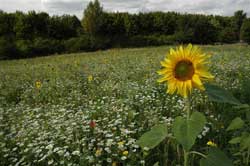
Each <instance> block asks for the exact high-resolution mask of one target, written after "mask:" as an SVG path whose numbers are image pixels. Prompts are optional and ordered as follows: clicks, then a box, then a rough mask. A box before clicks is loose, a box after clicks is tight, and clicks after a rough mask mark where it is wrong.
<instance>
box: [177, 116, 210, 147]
mask: <svg viewBox="0 0 250 166" xmlns="http://www.w3.org/2000/svg"><path fill="white" fill-rule="evenodd" d="M205 123H206V118H205V116H204V115H203V114H202V113H199V112H194V113H193V114H192V115H191V117H190V119H189V120H187V119H186V118H183V117H181V116H179V117H177V118H176V119H175V121H174V123H173V133H174V136H175V137H176V139H177V141H178V142H179V143H180V144H181V145H182V146H183V148H184V149H185V150H190V149H191V148H192V146H193V145H194V143H195V139H196V137H197V136H198V134H199V133H200V132H201V131H202V129H203V127H204V126H205Z"/></svg>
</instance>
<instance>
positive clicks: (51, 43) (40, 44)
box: [31, 38, 64, 56]
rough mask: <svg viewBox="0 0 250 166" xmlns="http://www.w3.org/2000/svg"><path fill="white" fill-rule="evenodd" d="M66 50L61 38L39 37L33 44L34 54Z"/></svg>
mask: <svg viewBox="0 0 250 166" xmlns="http://www.w3.org/2000/svg"><path fill="white" fill-rule="evenodd" d="M62 52H64V45H63V44H62V42H61V41H59V40H53V39H43V38H37V39H35V40H34V43H33V45H32V52H31V54H32V55H35V56H37V55H49V54H55V53H62Z"/></svg>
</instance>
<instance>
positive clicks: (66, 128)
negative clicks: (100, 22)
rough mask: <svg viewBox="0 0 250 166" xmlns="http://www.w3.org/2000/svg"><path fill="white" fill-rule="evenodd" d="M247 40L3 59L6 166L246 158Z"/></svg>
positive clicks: (204, 165)
mask: <svg viewBox="0 0 250 166" xmlns="http://www.w3.org/2000/svg"><path fill="white" fill-rule="evenodd" d="M249 73H250V46H249V45H243V44H235V45H206V46H201V45H178V46H160V47H147V48H125V49H118V48H117V49H110V50H106V51H96V52H92V53H76V54H65V55H54V56H49V57H39V58H32V59H22V60H5V61H0V165H1V166H46V165H51V166H183V165H184V166H196V165H201V166H232V165H236V166H249V165H250V106H249V105H250V84H249V83H250V74H249Z"/></svg>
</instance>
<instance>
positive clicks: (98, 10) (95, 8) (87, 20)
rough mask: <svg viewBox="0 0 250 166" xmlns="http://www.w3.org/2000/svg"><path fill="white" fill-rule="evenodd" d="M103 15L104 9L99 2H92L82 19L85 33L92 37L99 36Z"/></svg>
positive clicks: (96, 0)
mask: <svg viewBox="0 0 250 166" xmlns="http://www.w3.org/2000/svg"><path fill="white" fill-rule="evenodd" d="M103 15H104V12H103V8H102V7H101V5H100V3H99V1H98V0H95V1H94V2H92V1H91V2H90V3H89V4H88V6H87V8H86V9H85V10H84V16H83V19H82V25H83V28H84V30H85V32H86V33H88V34H90V35H91V36H98V35H99V34H100V32H101V26H102V20H103Z"/></svg>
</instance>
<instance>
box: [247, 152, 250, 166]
mask: <svg viewBox="0 0 250 166" xmlns="http://www.w3.org/2000/svg"><path fill="white" fill-rule="evenodd" d="M249 159H250V148H248V151H247V165H248V163H249Z"/></svg>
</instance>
